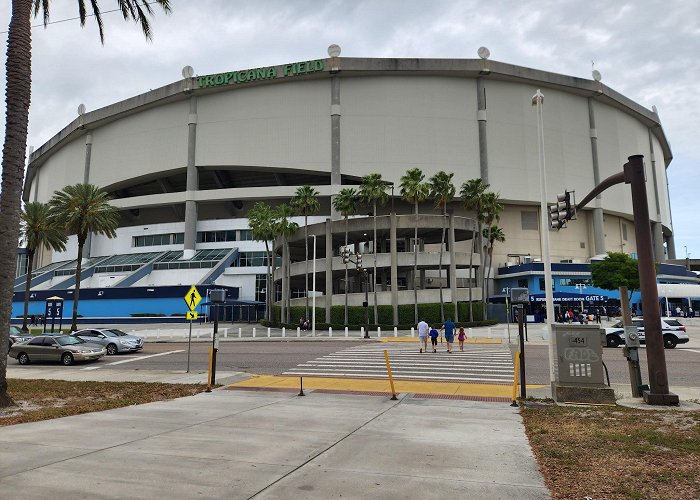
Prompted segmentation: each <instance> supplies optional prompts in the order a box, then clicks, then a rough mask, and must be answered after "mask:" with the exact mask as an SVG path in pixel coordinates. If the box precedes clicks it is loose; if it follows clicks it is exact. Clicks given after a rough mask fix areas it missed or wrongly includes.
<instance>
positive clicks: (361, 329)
mask: <svg viewBox="0 0 700 500" xmlns="http://www.w3.org/2000/svg"><path fill="white" fill-rule="evenodd" d="M364 336H365V327H364V326H361V327H360V337H364Z"/></svg>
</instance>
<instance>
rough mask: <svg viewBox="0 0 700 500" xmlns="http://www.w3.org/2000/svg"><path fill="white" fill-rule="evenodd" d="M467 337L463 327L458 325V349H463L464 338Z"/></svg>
mask: <svg viewBox="0 0 700 500" xmlns="http://www.w3.org/2000/svg"><path fill="white" fill-rule="evenodd" d="M466 338H467V335H466V334H465V333H464V328H462V327H461V326H460V327H459V331H458V332H457V340H459V350H460V351H463V350H464V339H466Z"/></svg>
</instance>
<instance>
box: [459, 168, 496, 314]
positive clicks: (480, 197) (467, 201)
mask: <svg viewBox="0 0 700 500" xmlns="http://www.w3.org/2000/svg"><path fill="white" fill-rule="evenodd" d="M488 188H489V185H488V184H487V183H485V182H484V181H483V180H481V179H470V180H468V181H467V182H465V183H464V184H462V187H461V189H460V191H459V194H460V195H461V197H462V203H463V205H464V208H465V210H468V211H473V212H474V213H475V218H474V220H475V222H476V226H477V232H476V235H477V238H478V239H479V242H478V243H479V244H478V246H477V245H475V243H476V241H475V238H474V234H472V249H471V252H470V253H469V279H470V283H469V321H474V309H473V307H472V286H471V277H472V275H475V273H474V250H475V246H476V247H477V248H478V249H479V256H480V257H481V265H482V266H483V265H484V262H483V256H482V254H481V221H482V219H483V217H482V212H483V209H482V207H483V204H484V194H485V193H486V191H487V190H488Z"/></svg>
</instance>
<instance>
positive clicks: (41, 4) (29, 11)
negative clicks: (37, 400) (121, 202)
mask: <svg viewBox="0 0 700 500" xmlns="http://www.w3.org/2000/svg"><path fill="white" fill-rule="evenodd" d="M117 2H118V5H119V7H120V8H121V12H122V15H123V17H124V19H133V20H134V21H136V22H138V23H139V24H140V25H141V31H143V33H144V35H145V36H146V38H147V39H150V38H151V37H152V33H151V27H150V23H149V21H148V15H151V14H152V13H153V10H152V9H151V6H150V4H151V3H153V2H147V1H146V0H117ZM155 2H156V3H157V4H158V5H160V6H161V7H162V8H163V10H164V11H165V12H166V13H169V12H170V0H155ZM90 4H91V6H92V15H93V16H94V18H95V20H96V21H97V26H98V28H99V32H100V40H101V41H102V42H103V43H104V31H103V25H102V16H101V11H100V7H99V1H98V0H91V2H90ZM78 14H79V17H80V24H81V26H84V25H85V19H86V18H87V17H88V13H87V10H86V8H85V2H84V0H78ZM32 15H35V16H39V15H42V17H43V20H44V25H46V24H48V22H49V1H48V0H34V1H32V0H12V18H11V19H10V26H9V29H8V34H7V58H6V61H5V68H6V73H5V78H6V84H5V102H6V103H7V108H6V112H5V142H4V145H3V150H2V185H1V186H0V192H2V193H3V195H2V196H0V213H2V217H0V262H1V263H2V265H0V408H2V407H6V406H9V405H12V404H14V403H13V401H12V399H11V398H10V396H9V394H8V393H7V355H6V353H7V350H8V346H9V341H10V337H9V331H10V315H11V311H12V289H13V283H14V279H15V276H14V272H13V270H14V269H15V261H16V259H17V234H18V232H19V223H20V209H21V195H22V182H23V181H24V160H25V151H26V149H27V125H28V123H29V103H30V101H31V81H32V33H31V29H32V27H31V21H32Z"/></svg>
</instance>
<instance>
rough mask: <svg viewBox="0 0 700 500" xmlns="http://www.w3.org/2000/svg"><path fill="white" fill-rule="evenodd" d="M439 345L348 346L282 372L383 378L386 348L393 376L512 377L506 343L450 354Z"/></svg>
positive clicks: (498, 379)
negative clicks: (421, 348)
mask: <svg viewBox="0 0 700 500" xmlns="http://www.w3.org/2000/svg"><path fill="white" fill-rule="evenodd" d="M443 346H444V344H443ZM443 346H440V350H439V351H438V352H437V353H432V352H428V353H420V352H418V346H417V345H416V344H412V345H405V344H402V345H392V344H381V345H377V344H373V345H364V346H358V347H351V348H348V349H344V350H342V351H338V352H334V353H331V354H328V355H326V356H321V357H319V358H316V359H314V360H313V361H307V362H306V363H301V364H300V365H297V366H296V367H295V368H293V369H291V370H289V371H286V372H285V373H284V375H297V376H307V377H308V376H325V377H358V378H387V372H386V363H385V361H384V350H387V351H388V353H389V361H390V363H391V372H392V375H393V377H394V378H396V379H407V380H425V381H430V380H449V381H461V382H480V383H493V382H497V383H507V382H510V381H512V380H513V359H512V356H511V353H510V350H509V349H508V347H507V346H502V345H478V344H466V345H465V346H464V351H460V350H459V347H456V348H455V349H453V352H452V353H451V354H450V353H447V352H445V347H443Z"/></svg>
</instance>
